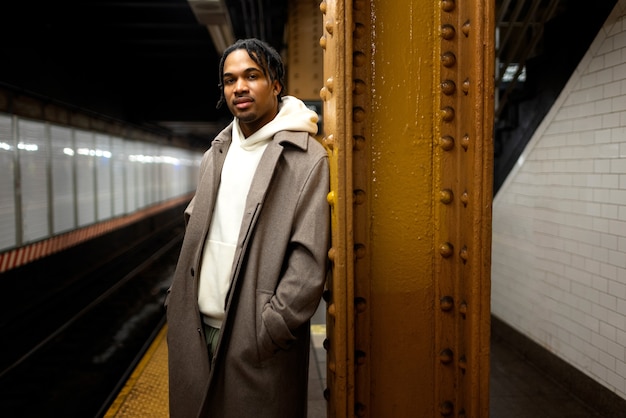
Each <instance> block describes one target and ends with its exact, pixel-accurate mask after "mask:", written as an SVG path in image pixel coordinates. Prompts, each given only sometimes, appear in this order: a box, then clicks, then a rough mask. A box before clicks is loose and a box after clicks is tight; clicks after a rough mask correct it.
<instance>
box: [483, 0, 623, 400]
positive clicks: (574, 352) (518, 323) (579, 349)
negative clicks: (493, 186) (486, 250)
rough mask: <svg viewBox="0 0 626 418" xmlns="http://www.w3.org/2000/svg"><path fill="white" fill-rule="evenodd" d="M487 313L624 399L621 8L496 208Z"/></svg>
mask: <svg viewBox="0 0 626 418" xmlns="http://www.w3.org/2000/svg"><path fill="white" fill-rule="evenodd" d="M492 312H493V314H494V315H495V316H497V317H498V318H500V319H502V320H503V321H505V322H506V323H508V324H509V325H511V326H513V327H514V328H516V329H517V330H519V331H520V332H522V333H524V334H525V335H527V336H528V337H530V338H531V339H533V340H534V341H536V342H537V343H539V344H541V345H542V346H544V347H546V348H547V349H548V350H550V351H552V352H554V353H555V354H557V355H558V356H560V357H561V358H563V359H564V360H566V361H568V362H569V363H570V364H572V365H573V366H575V367H577V368H578V369H580V370H581V371H583V372H584V373H586V374H588V375H589V376H591V377H592V378H594V379H596V380H597V381H598V382H600V383H601V384H603V385H604V386H606V387H607V388H609V389H610V390H612V391H614V392H615V393H616V394H618V395H619V396H621V397H623V398H626V0H619V1H618V3H617V5H616V6H615V8H614V10H613V13H612V14H611V16H610V17H609V18H608V19H607V21H606V23H605V25H604V27H603V28H602V29H601V31H600V32H599V33H598V35H597V37H596V39H595V40H594V42H593V43H592V45H591V47H590V48H589V50H588V51H587V54H586V55H585V57H584V58H583V59H582V61H581V63H580V64H579V66H578V68H577V69H576V71H575V73H574V74H573V76H572V78H571V79H570V81H569V82H568V84H567V85H566V87H565V88H564V90H563V92H562V93H561V95H560V97H559V98H558V100H557V101H556V103H555V106H554V107H553V109H552V110H551V111H550V113H549V114H548V115H547V116H546V118H545V119H544V121H543V122H542V124H541V126H540V127H539V129H538V130H537V132H536V133H535V136H534V137H533V138H532V140H531V142H530V143H529V145H528V147H527V148H526V150H525V152H524V154H523V155H522V157H521V158H520V160H519V161H518V164H517V166H516V167H515V169H514V170H513V171H512V172H511V174H510V175H509V178H508V179H507V180H506V182H505V183H504V185H503V186H502V188H501V189H500V191H499V192H498V194H497V196H496V197H495V199H494V206H493V255H492Z"/></svg>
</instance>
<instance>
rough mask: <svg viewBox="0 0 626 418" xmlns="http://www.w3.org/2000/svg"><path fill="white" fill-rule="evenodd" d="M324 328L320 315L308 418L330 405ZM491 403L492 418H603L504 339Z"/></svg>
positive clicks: (498, 345)
mask: <svg viewBox="0 0 626 418" xmlns="http://www.w3.org/2000/svg"><path fill="white" fill-rule="evenodd" d="M323 324H324V315H323V312H319V311H318V313H316V315H315V316H314V317H313V320H312V328H311V330H312V344H311V361H310V368H309V369H310V377H309V413H308V418H326V401H325V400H324V396H323V391H324V388H325V387H326V352H325V351H324V349H323V348H322V342H323V341H324V334H325V326H324V325H323ZM489 403H490V418H557V417H558V418H591V417H601V415H599V414H596V413H595V412H594V411H592V410H590V409H589V408H588V407H587V406H585V405H584V404H583V403H582V402H581V401H580V400H579V399H577V398H575V397H574V396H572V395H571V394H570V393H568V392H567V391H566V390H565V389H564V388H563V387H561V386H560V385H559V384H558V383H557V382H555V381H553V380H552V379H550V377H549V376H546V375H544V374H542V372H541V371H540V370H538V369H537V368H536V367H534V366H533V365H532V364H530V363H529V362H528V361H526V360H525V359H524V358H523V357H522V356H521V355H520V354H518V353H517V352H515V351H514V350H513V349H512V347H510V346H509V345H508V344H507V343H506V342H505V341H502V340H500V339H494V340H492V342H491V381H490V399H489ZM381 418H396V417H381ZM398 418H401V417H398ZM604 418H610V417H604Z"/></svg>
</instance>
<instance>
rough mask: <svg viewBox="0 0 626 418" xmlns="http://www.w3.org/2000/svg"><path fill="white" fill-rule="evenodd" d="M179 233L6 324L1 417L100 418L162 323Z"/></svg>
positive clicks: (146, 243)
mask: <svg viewBox="0 0 626 418" xmlns="http://www.w3.org/2000/svg"><path fill="white" fill-rule="evenodd" d="M182 235H183V229H182V228H180V227H174V228H172V227H169V228H167V227H164V228H161V229H159V230H158V231H157V232H155V233H154V234H153V235H151V236H149V237H146V238H145V239H143V240H142V241H141V243H139V244H138V243H134V244H133V245H130V246H128V247H122V248H120V249H118V250H116V251H114V253H115V256H112V257H111V258H110V259H108V260H106V262H103V263H101V265H100V266H99V268H97V269H93V268H85V270H88V271H89V273H88V274H86V275H85V277H83V278H81V279H80V280H76V281H73V282H72V283H71V284H70V285H68V286H67V287H66V288H64V289H61V290H59V291H57V292H55V294H54V295H52V297H49V298H47V299H46V300H45V302H42V303H40V304H37V306H36V308H33V309H31V310H30V311H29V312H24V313H23V314H22V315H20V317H19V318H13V320H12V321H11V323H10V324H7V323H5V324H3V325H4V327H3V329H2V330H1V332H2V335H3V338H2V340H3V343H2V346H3V347H2V353H3V354H2V356H1V357H2V358H1V359H0V415H1V416H3V417H7V418H21V417H37V418H45V417H64V418H65V417H68V418H70V417H81V418H85V417H97V416H101V415H102V414H103V413H104V412H106V408H107V406H108V405H109V403H110V402H111V401H112V400H113V399H114V397H115V395H116V394H117V392H118V391H119V389H120V388H121V387H122V385H123V384H124V382H125V381H126V379H127V377H128V375H129V373H130V372H131V371H132V369H133V368H134V366H135V365H136V363H137V362H138V361H139V359H140V358H141V356H142V355H143V352H144V351H145V349H146V348H147V346H148V345H149V343H150V342H151V341H152V339H153V337H154V336H155V335H156V333H157V332H158V330H160V328H161V327H162V326H163V324H164V321H165V319H164V313H165V312H164V308H163V301H164V299H165V294H166V290H167V288H168V287H169V283H170V280H171V277H172V275H173V271H174V267H175V264H176V259H177V257H178V253H179V250H180V243H181V241H182Z"/></svg>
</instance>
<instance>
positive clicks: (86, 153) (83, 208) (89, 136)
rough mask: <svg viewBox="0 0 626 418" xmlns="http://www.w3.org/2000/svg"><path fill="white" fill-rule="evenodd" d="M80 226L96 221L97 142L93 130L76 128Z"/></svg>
mask: <svg viewBox="0 0 626 418" xmlns="http://www.w3.org/2000/svg"><path fill="white" fill-rule="evenodd" d="M75 141H76V155H75V158H76V200H77V210H78V226H85V225H89V224H92V223H94V222H95V221H96V199H95V192H96V182H95V144H94V135H93V133H92V132H87V131H82V130H75Z"/></svg>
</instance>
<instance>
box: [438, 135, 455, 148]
mask: <svg viewBox="0 0 626 418" xmlns="http://www.w3.org/2000/svg"><path fill="white" fill-rule="evenodd" d="M439 144H440V146H441V149H443V150H444V151H451V150H452V148H454V138H453V137H451V136H450V135H445V136H442V137H441V139H440V140H439Z"/></svg>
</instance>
